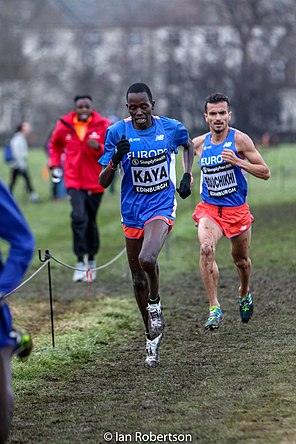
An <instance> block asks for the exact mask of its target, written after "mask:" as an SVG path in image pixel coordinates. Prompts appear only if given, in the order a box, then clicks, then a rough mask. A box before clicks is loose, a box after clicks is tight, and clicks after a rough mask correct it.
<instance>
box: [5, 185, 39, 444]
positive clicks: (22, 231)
mask: <svg viewBox="0 0 296 444" xmlns="http://www.w3.org/2000/svg"><path fill="white" fill-rule="evenodd" d="M0 218H1V223H0V238H1V239H4V240H5V241H6V242H7V243H8V244H9V246H10V248H9V251H8V255H7V258H6V262H5V263H4V262H3V259H2V256H1V253H0V443H4V442H5V441H6V439H7V437H8V434H9V429H10V425H11V420H12V412H13V393H12V384H11V368H10V360H11V356H12V354H13V353H15V354H17V355H18V356H20V357H25V356H27V355H28V354H29V353H30V351H31V348H32V342H31V338H30V335H29V334H28V333H27V332H20V331H17V330H15V329H14V328H13V326H12V316H11V313H10V309H9V306H8V304H7V302H6V301H5V295H6V294H8V293H9V292H11V291H12V290H14V289H15V288H16V287H17V285H18V284H19V283H20V281H21V279H22V278H23V276H24V274H25V272H26V270H27V268H28V266H29V264H30V262H31V258H32V255H33V251H34V237H33V235H32V233H31V230H30V228H29V226H28V224H27V222H26V221H25V219H24V217H23V215H22V213H21V212H20V210H19V208H18V206H17V204H16V201H15V199H14V197H13V196H12V194H11V192H10V191H9V189H8V188H7V187H6V185H4V184H3V183H2V182H1V181H0Z"/></svg>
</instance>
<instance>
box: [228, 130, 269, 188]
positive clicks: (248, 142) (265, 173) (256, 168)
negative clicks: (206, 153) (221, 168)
mask: <svg viewBox="0 0 296 444" xmlns="http://www.w3.org/2000/svg"><path fill="white" fill-rule="evenodd" d="M235 146H236V149H237V152H238V154H239V155H240V156H242V157H237V156H236V155H235V153H234V152H233V151H232V150H229V149H227V148H225V149H224V150H223V152H222V159H223V160H224V161H225V162H228V163H230V164H231V165H236V166H238V167H239V168H242V169H243V170H245V171H247V173H250V174H252V175H253V176H255V177H258V178H259V179H264V180H267V179H269V178H270V171H269V168H268V166H267V165H266V163H265V161H264V159H263V157H262V156H261V154H260V153H259V151H258V150H257V149H256V148H255V145H254V143H253V141H252V139H251V138H250V137H249V136H248V135H247V134H245V133H242V132H237V134H236V138H235Z"/></svg>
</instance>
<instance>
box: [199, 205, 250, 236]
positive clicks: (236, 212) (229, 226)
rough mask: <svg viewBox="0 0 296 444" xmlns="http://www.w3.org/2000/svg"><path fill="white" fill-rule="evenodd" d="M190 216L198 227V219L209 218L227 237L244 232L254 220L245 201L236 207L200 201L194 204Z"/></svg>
mask: <svg viewBox="0 0 296 444" xmlns="http://www.w3.org/2000/svg"><path fill="white" fill-rule="evenodd" d="M192 218H193V219H194V220H195V226H196V227H198V224H199V220H200V219H202V218H207V219H210V220H211V221H213V222H214V223H215V224H216V225H218V227H219V228H220V230H221V231H222V233H223V234H224V236H226V237H227V238H231V237H234V236H239V235H240V234H242V233H244V232H245V231H247V230H248V229H249V228H250V226H251V223H253V222H254V220H255V218H254V216H253V215H252V214H251V212H250V208H249V205H248V204H247V203H244V204H243V205H239V206H238V207H219V206H217V205H211V204H208V203H206V202H200V203H198V204H197V205H196V207H195V210H194V212H193V214H192Z"/></svg>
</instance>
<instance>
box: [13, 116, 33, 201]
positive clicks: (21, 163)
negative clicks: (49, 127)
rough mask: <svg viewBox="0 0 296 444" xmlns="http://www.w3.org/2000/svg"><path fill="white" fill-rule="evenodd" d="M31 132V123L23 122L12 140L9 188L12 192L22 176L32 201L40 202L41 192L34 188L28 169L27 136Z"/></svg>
mask: <svg viewBox="0 0 296 444" xmlns="http://www.w3.org/2000/svg"><path fill="white" fill-rule="evenodd" d="M30 132H31V126H30V124H29V123H28V122H22V123H21V124H20V125H19V126H18V127H17V129H16V132H15V134H14V135H13V136H12V138H11V140H10V146H11V150H12V156H13V160H12V161H11V162H10V168H11V174H10V182H9V188H10V190H11V192H13V189H14V186H15V184H16V180H17V178H18V176H22V177H23V178H24V180H25V184H26V190H27V192H28V193H29V194H30V200H31V202H38V201H39V194H38V193H37V192H36V191H34V189H33V185H32V182H31V178H30V175H29V171H28V157H29V149H28V142H27V136H28V134H29V133H30Z"/></svg>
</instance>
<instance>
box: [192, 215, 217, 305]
mask: <svg viewBox="0 0 296 444" xmlns="http://www.w3.org/2000/svg"><path fill="white" fill-rule="evenodd" d="M222 235H223V233H222V231H221V230H220V228H219V227H218V226H217V225H216V224H215V223H214V222H212V221H211V220H210V219H207V218H201V219H200V220H199V225H198V240H199V243H200V258H199V269H200V275H201V278H202V281H203V284H204V287H205V291H206V294H207V296H208V299H209V305H210V308H211V307H212V306H218V307H220V304H219V301H218V280H219V269H218V265H217V263H216V261H215V253H216V246H217V243H218V241H219V240H220V239H221V237H222Z"/></svg>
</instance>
